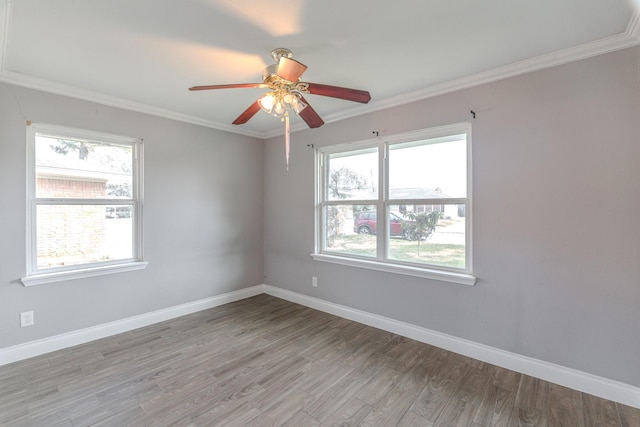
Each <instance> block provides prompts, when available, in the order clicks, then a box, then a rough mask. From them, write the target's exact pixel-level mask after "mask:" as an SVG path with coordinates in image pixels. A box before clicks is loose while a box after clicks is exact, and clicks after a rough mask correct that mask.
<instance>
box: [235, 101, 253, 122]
mask: <svg viewBox="0 0 640 427" xmlns="http://www.w3.org/2000/svg"><path fill="white" fill-rule="evenodd" d="M258 111H260V104H258V101H255V102H254V103H253V104H251V105H250V106H249V108H247V109H246V110H244V111H243V112H242V114H240V115H239V116H238V118H236V119H235V120H234V121H233V124H234V125H242V124H244V123H247V122H248V121H249V119H250V118H251V117H253V116H255V115H256V113H257V112H258Z"/></svg>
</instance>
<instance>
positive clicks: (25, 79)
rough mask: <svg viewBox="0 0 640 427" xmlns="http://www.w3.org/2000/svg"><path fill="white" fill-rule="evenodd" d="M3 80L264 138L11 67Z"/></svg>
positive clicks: (0, 74)
mask: <svg viewBox="0 0 640 427" xmlns="http://www.w3.org/2000/svg"><path fill="white" fill-rule="evenodd" d="M0 82H4V83H9V84H12V85H15V86H22V87H26V88H29V89H36V90H41V91H43V92H48V93H53V94H56V95H63V96H69V97H72V98H76V99H81V100H84V101H90V102H95V103H98V104H102V105H106V106H109V107H118V108H123V109H125V110H130V111H135V112H139V113H144V114H150V115H152V116H157V117H163V118H167V119H172V120H177V121H180V122H185V123H191V124H195V125H200V126H205V127H208V128H213V129H218V130H222V131H225V132H230V133H236V134H241V135H246V136H250V137H254V138H262V137H263V136H262V134H261V133H259V132H254V131H251V130H248V129H238V128H236V127H233V126H232V125H227V124H223V123H218V122H214V121H211V120H206V119H203V118H200V117H196V116H191V115H188V114H183V113H180V112H177V111H172V110H167V109H164V108H159V107H154V106H152V105H147V104H143V103H140V102H135V101H131V100H128V99H124V98H119V97H115V96H110V95H105V94H102V93H98V92H93V91H89V90H85V89H80V88H77V87H74V86H69V85H64V84H60V83H55V82H51V81H48V80H43V79H38V78H36V77H31V76H27V75H24V74H20V73H14V72H11V71H4V72H2V73H0Z"/></svg>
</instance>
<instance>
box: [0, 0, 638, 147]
mask: <svg viewBox="0 0 640 427" xmlns="http://www.w3.org/2000/svg"><path fill="white" fill-rule="evenodd" d="M10 6H11V2H8V1H7V2H4V4H2V3H1V2H0V82H5V83H9V84H13V85H16V86H23V87H27V88H30V89H37V90H41V91H44V92H49V93H54V94H57V95H64V96H69V97H73V98H77V99H81V100H86V101H91V102H96V103H99V104H103V105H107V106H111V107H118V108H123V109H127V110H131V111H136V112H140V113H145V114H150V115H153V116H158V117H163V118H168V119H172V120H177V121H181V122H185V123H190V124H195V125H199V126H204V127H208V128H213V129H217V130H221V131H224V132H230V133H234V134H239V135H244V136H249V137H253V138H258V139H263V140H264V139H268V138H273V137H276V136H281V135H282V134H283V131H282V129H281V128H280V127H278V128H274V129H273V130H268V131H264V132H260V131H253V130H249V129H247V128H246V127H238V126H232V125H229V124H226V123H219V122H215V121H212V120H207V119H203V118H201V117H196V116H191V115H188V114H184V113H180V112H177V111H172V110H168V109H163V108H159V107H155V106H152V105H147V104H143V103H139V102H135V101H131V100H128V99H123V98H118V97H113V96H110V95H105V94H102V93H98V92H92V91H88V90H84V89H80V88H77V87H74V86H69V85H63V84H60V83H55V82H51V81H47V80H44V79H38V78H35V77H31V76H27V75H24V74H21V73H15V72H11V71H6V67H5V56H6V51H7V44H8V35H9V21H10V15H11V7H10ZM638 44H640V11H639V10H638V9H636V10H634V12H633V14H632V16H631V19H630V20H629V24H628V25H627V29H626V31H625V32H624V33H621V34H616V35H613V36H609V37H605V38H603V39H599V40H596V41H593V42H590V43H585V44H582V45H579V46H576V47H571V48H567V49H563V50H559V51H556V52H552V53H549V54H545V55H541V56H538V57H535V58H531V59H527V60H524V61H519V62H515V63H512V64H509V65H505V66H502V67H498V68H494V69H492V70H488V71H484V72H480V73H476V74H473V75H470V76H466V77H462V78H459V79H455V80H451V81H448V82H443V83H439V84H436V85H432V86H429V87H426V88H424V89H421V90H417V91H413V92H409V93H404V94H400V95H395V96H392V97H389V98H385V99H381V100H379V101H373V102H371V103H369V104H366V105H357V106H354V107H352V108H349V109H345V110H342V111H340V112H337V113H332V114H326V115H324V116H323V120H324V122H325V123H333V122H338V121H341V120H345V119H348V118H352V117H357V116H361V115H364V114H367V113H372V112H375V111H380V110H385V109H388V108H393V107H398V106H401V105H405V104H410V103H412V102H417V101H422V100H425V99H428V98H433V97H435V96H439V95H444V94H447V93H451V92H456V91H459V90H462V89H468V88H471V87H475V86H479V85H482V84H486V83H492V82H495V81H498V80H503V79H506V78H509V77H515V76H519V75H523V74H527V73H530V72H533V71H539V70H543V69H546V68H551V67H555V66H558V65H563V64H567V63H570V62H574V61H580V60H582V59H587V58H590V57H594V56H598V55H602V54H605V53H609V52H613V51H616V50H620V49H625V48H628V47H632V46H635V45H638ZM306 129H307V127H306V126H305V125H304V124H303V123H296V124H295V125H293V126H291V132H292V133H293V132H299V131H302V130H306Z"/></svg>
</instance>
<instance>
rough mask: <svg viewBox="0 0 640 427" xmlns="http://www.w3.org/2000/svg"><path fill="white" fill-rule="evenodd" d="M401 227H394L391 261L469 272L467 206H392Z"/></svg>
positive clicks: (390, 246) (391, 238)
mask: <svg viewBox="0 0 640 427" xmlns="http://www.w3.org/2000/svg"><path fill="white" fill-rule="evenodd" d="M394 212H396V213H399V216H401V217H402V221H401V226H400V227H398V230H396V233H395V234H394V233H393V231H394V230H393V216H392V219H391V221H392V226H391V227H390V231H391V233H390V234H391V235H390V239H389V258H390V259H393V260H397V261H404V262H410V263H419V264H430V265H435V266H442V267H454V268H465V230H466V224H465V214H466V212H465V205H454V204H444V205H392V206H390V214H393V213H394Z"/></svg>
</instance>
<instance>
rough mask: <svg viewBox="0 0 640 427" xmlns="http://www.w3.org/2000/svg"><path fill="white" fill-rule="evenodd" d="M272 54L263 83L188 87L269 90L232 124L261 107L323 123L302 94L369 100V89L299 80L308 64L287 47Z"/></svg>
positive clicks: (311, 124)
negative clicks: (270, 63) (295, 57)
mask: <svg viewBox="0 0 640 427" xmlns="http://www.w3.org/2000/svg"><path fill="white" fill-rule="evenodd" d="M271 57H272V58H273V60H274V61H275V62H276V63H275V64H272V65H269V66H267V67H266V68H265V69H264V71H263V72H262V79H263V81H262V83H237V84H224V85H210V86H194V87H190V88H189V90H192V91H196V90H211V89H233V88H265V89H270V90H271V92H267V93H265V94H263V95H262V96H260V97H259V98H258V99H257V100H256V101H255V102H254V103H253V104H251V105H250V106H249V108H247V109H246V110H245V111H244V112H242V114H240V115H239V116H238V117H237V118H236V119H235V120H234V121H233V124H234V125H241V124H244V123H246V122H248V121H249V119H251V118H252V117H253V116H254V115H255V114H256V113H257V112H258V111H260V109H262V110H264V111H266V112H267V113H269V114H272V115H274V116H276V117H280V118H282V119H283V120H284V119H285V118H287V121H288V117H289V111H294V112H295V113H296V114H298V115H299V116H300V117H301V118H302V120H304V121H305V123H306V124H307V125H308V126H309V127H310V128H317V127H320V126H322V125H323V124H324V121H323V120H322V118H321V117H320V116H319V115H318V113H317V112H316V111H315V110H314V109H313V108H311V106H310V105H309V103H308V102H307V100H306V99H305V98H304V96H303V94H313V95H321V96H328V97H331V98H338V99H344V100H347V101H354V102H360V103H363V104H366V103H368V102H369V101H370V100H371V95H370V94H369V92H367V91H364V90H358V89H349V88H344V87H338V86H329V85H323V84H318V83H307V82H303V81H300V76H302V73H304V72H305V70H306V69H307V66H306V65H304V64H302V63H300V62H298V61H296V60H295V59H293V52H291V51H290V50H289V49H285V48H278V49H274V50H272V51H271Z"/></svg>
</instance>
